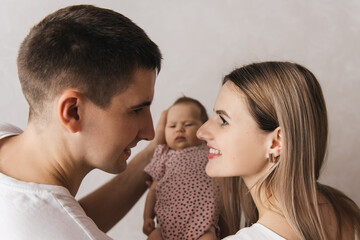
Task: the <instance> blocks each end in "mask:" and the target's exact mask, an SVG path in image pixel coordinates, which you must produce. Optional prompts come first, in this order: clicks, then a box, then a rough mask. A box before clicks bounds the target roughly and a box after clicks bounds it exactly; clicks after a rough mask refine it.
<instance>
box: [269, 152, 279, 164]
mask: <svg viewBox="0 0 360 240" xmlns="http://www.w3.org/2000/svg"><path fill="white" fill-rule="evenodd" d="M268 159H269V162H271V163H277V161H278V159H279V158H276V157H274V154H273V153H269V158H268Z"/></svg>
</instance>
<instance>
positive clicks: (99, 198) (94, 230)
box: [0, 5, 164, 239]
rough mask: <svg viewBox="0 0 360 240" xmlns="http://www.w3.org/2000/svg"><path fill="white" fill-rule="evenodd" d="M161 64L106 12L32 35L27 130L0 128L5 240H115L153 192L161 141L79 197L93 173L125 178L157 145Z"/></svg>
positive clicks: (23, 62)
mask: <svg viewBox="0 0 360 240" xmlns="http://www.w3.org/2000/svg"><path fill="white" fill-rule="evenodd" d="M160 66H161V53H160V51H159V49H158V47H157V46H156V44H155V43H153V42H152V41H151V40H150V39H149V38H148V36H147V35H146V34H145V32H144V31H143V30H142V29H141V28H139V27H138V26H137V25H135V24H134V23H133V22H132V21H131V20H129V19H128V18H126V17H125V16H123V15H121V14H119V13H116V12H114V11H111V10H108V9H101V8H97V7H94V6H90V5H79V6H70V7H66V8H63V9H60V10H58V11H56V12H54V13H52V14H50V15H48V16H47V17H45V18H44V19H43V20H42V21H41V22H40V23H39V24H37V25H36V26H34V27H33V28H32V29H31V31H30V33H29V34H28V36H27V37H26V38H25V39H24V41H23V43H22V44H21V47H20V50H19V54H18V73H19V79H20V83H21V87H22V90H23V93H24V96H25V98H26V100H27V102H28V103H29V120H28V124H27V126H26V128H25V130H24V132H22V131H21V130H20V129H17V128H16V127H14V126H12V125H9V124H1V125H0V235H1V238H4V239H28V238H31V239H108V238H109V237H108V236H106V234H105V233H104V232H103V231H108V230H109V229H110V228H111V227H112V226H113V225H114V224H115V223H116V222H117V221H118V220H120V219H121V218H122V217H123V216H124V215H125V214H126V213H127V211H128V210H129V209H130V208H131V207H132V206H133V205H134V204H135V202H136V201H137V200H138V199H139V198H140V196H141V195H142V194H143V192H144V191H145V190H146V185H145V180H146V175H145V174H144V173H143V172H142V169H143V168H144V166H145V165H146V163H147V161H148V160H149V159H150V158H151V156H152V153H153V150H154V147H155V145H156V144H157V143H158V141H162V140H161V139H160V140H159V139H156V140H154V141H153V142H152V143H151V144H149V146H148V147H147V148H146V149H145V150H143V151H142V152H141V153H139V154H138V155H137V156H135V158H134V159H133V160H132V161H131V163H130V164H129V166H128V169H127V171H126V172H124V173H123V174H120V175H118V176H117V177H115V178H114V179H113V180H111V181H110V182H109V183H107V184H106V185H104V186H103V187H101V188H100V189H99V190H97V191H95V192H94V193H92V194H90V195H89V196H87V197H85V198H84V199H82V200H80V204H79V203H78V202H77V201H76V200H75V199H74V197H73V196H75V194H76V192H77V190H78V188H79V186H80V183H81V181H82V179H83V178H84V177H85V176H86V174H87V173H89V172H90V171H91V170H92V169H94V168H98V169H101V170H104V171H106V172H109V173H121V172H122V171H124V170H125V168H126V167H127V166H126V160H127V159H128V158H129V156H130V155H131V148H132V147H135V146H136V144H137V142H139V141H140V140H143V139H145V140H151V139H153V138H154V129H153V125H152V118H151V113H150V104H151V102H152V99H153V95H154V84H155V79H156V76H157V73H158V72H159V71H160ZM163 120H164V119H163ZM163 120H162V122H164V121H163ZM160 135H162V134H160ZM80 205H81V206H82V207H80ZM83 209H84V210H85V212H86V214H87V215H88V216H89V217H90V218H91V219H90V218H89V217H88V216H87V215H86V214H85V212H84V210H83ZM92 220H93V221H94V222H95V223H96V224H95V223H94V222H93V221H92ZM99 228H100V229H101V230H100V229H99Z"/></svg>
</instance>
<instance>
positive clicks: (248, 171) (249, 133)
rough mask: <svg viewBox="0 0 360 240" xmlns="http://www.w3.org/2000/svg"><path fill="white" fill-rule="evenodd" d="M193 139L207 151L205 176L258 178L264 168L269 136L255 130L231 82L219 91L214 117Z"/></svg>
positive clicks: (249, 115) (237, 91) (237, 90)
mask: <svg viewBox="0 0 360 240" xmlns="http://www.w3.org/2000/svg"><path fill="white" fill-rule="evenodd" d="M197 136H198V138H200V139H202V140H205V141H206V142H207V145H208V146H209V148H210V152H209V162H208V164H207V166H206V173H207V174H208V175H209V176H211V177H230V176H242V177H243V178H244V180H246V178H249V179H250V178H253V177H255V179H258V177H259V176H261V175H262V174H263V172H265V171H266V169H267V168H268V164H269V163H268V160H267V157H268V149H269V147H270V146H271V142H272V141H271V136H270V133H267V132H265V131H262V130H261V129H260V128H259V127H258V125H257V123H256V122H255V120H254V119H253V117H252V116H251V114H250V112H249V110H248V106H247V102H246V96H245V95H244V94H243V93H242V92H241V91H240V90H239V88H238V87H237V86H236V85H235V84H234V83H232V82H231V81H228V82H226V83H225V84H224V85H223V86H222V88H221V89H220V92H219V94H218V97H217V99H216V102H215V107H214V115H213V116H212V117H211V118H210V119H209V120H208V121H207V122H206V123H204V125H202V126H201V127H200V129H199V130H198V132H197ZM255 179H254V180H255Z"/></svg>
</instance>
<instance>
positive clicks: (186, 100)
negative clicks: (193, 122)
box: [173, 96, 209, 123]
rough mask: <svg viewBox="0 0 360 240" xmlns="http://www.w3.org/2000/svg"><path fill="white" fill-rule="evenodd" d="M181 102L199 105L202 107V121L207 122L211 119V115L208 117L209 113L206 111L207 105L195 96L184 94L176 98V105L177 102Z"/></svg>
mask: <svg viewBox="0 0 360 240" xmlns="http://www.w3.org/2000/svg"><path fill="white" fill-rule="evenodd" d="M180 103H193V104H195V105H196V106H197V107H199V109H200V121H201V122H202V123H205V122H206V121H207V120H208V119H209V117H208V115H207V113H206V109H205V107H204V106H203V105H202V104H201V103H200V102H199V101H198V100H196V99H194V98H190V97H186V96H182V97H180V98H178V99H176V101H175V102H174V104H173V106H174V105H176V104H180Z"/></svg>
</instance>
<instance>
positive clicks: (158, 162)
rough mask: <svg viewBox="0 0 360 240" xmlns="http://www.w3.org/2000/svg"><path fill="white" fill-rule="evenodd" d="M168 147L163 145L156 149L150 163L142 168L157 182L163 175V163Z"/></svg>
mask: <svg viewBox="0 0 360 240" xmlns="http://www.w3.org/2000/svg"><path fill="white" fill-rule="evenodd" d="M167 149H168V147H167V145H165V144H162V145H159V146H157V147H156V149H155V152H154V155H153V158H152V159H151V161H150V163H149V164H148V165H147V166H146V167H145V168H144V171H145V172H146V173H147V174H149V175H150V176H151V177H152V178H153V180H155V181H159V180H160V179H161V178H162V177H163V176H164V174H165V161H166V157H165V156H164V154H166V151H167Z"/></svg>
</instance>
